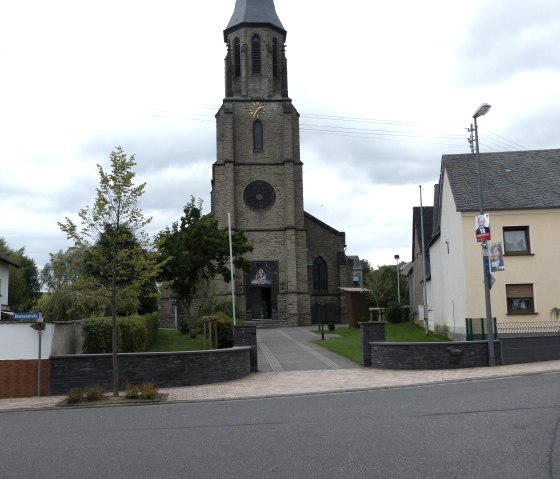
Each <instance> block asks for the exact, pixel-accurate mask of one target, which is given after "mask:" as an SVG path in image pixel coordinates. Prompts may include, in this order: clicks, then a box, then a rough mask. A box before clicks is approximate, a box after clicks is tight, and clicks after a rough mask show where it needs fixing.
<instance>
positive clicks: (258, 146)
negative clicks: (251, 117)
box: [253, 120, 263, 151]
mask: <svg viewBox="0 0 560 479" xmlns="http://www.w3.org/2000/svg"><path fill="white" fill-rule="evenodd" d="M253 149H254V150H259V151H260V150H262V149H263V126H262V122H261V121H260V120H256V121H255V123H253Z"/></svg>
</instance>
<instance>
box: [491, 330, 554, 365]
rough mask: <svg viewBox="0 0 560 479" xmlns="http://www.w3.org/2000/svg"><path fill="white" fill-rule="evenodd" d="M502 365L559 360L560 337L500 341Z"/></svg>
mask: <svg viewBox="0 0 560 479" xmlns="http://www.w3.org/2000/svg"><path fill="white" fill-rule="evenodd" d="M500 342H501V344H502V359H503V362H504V364H521V363H533V362H536V361H550V360H555V359H560V336H539V337H524V338H504V337H502V338H501V339H500Z"/></svg>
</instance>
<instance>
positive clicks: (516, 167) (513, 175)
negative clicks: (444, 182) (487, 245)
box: [442, 149, 560, 211]
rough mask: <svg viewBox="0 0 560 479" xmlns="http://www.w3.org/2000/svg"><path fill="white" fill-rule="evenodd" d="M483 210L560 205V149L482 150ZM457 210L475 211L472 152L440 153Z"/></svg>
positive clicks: (475, 197)
mask: <svg viewBox="0 0 560 479" xmlns="http://www.w3.org/2000/svg"><path fill="white" fill-rule="evenodd" d="M480 164H481V172H482V189H483V195H484V207H485V210H487V211H491V210H516V209H517V210H519V209H541V208H560V149H555V150H528V151H508V152H501V153H481V154H480ZM444 169H445V171H447V175H448V178H449V184H450V186H451V191H452V192H453V197H454V199H455V204H456V206H457V211H478V210H479V208H480V204H479V198H478V170H477V161H476V155H475V154H472V153H470V154H461V155H443V156H442V173H443V170H444Z"/></svg>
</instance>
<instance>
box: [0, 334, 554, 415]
mask: <svg viewBox="0 0 560 479" xmlns="http://www.w3.org/2000/svg"><path fill="white" fill-rule="evenodd" d="M281 338H284V344H285V349H284V350H283V349H282V347H281V344H280V343H281V341H280V340H281ZM315 338H317V336H314V335H313V333H310V332H309V331H306V330H305V329H304V328H292V329H278V330H272V332H270V331H267V330H262V331H261V330H259V334H258V340H259V351H258V354H259V368H260V369H261V370H262V371H265V370H266V371H269V372H258V373H254V374H251V375H249V376H247V377H246V378H243V379H238V380H236V381H230V382H225V383H218V384H207V385H203V386H188V387H181V388H162V389H160V392H162V393H167V394H168V397H167V401H168V402H169V401H218V400H231V399H248V398H266V397H281V396H295V395H311V394H327V393H334V392H347V391H360V390H372V389H387V388H396V387H409V386H419V385H427V384H441V383H446V382H459V381H472V380H485V379H495V378H504V377H512V376H522V375H529V374H538V373H557V374H558V373H560V361H546V362H540V363H528V364H516V365H510V366H496V367H493V368H488V367H484V368H469V369H446V370H434V371H432V370H422V371H394V370H383V369H372V368H367V369H364V368H361V367H356V365H355V364H354V363H350V365H349V366H348V367H346V365H344V363H345V360H344V359H342V358H339V357H337V356H336V355H334V356H335V358H334V359H333V357H332V353H329V352H328V351H326V350H324V349H322V348H321V349H319V350H318V349H316V348H317V346H316V345H314V344H312V343H311V341H312V340H313V339H315ZM298 348H299V350H298ZM288 349H292V354H293V355H297V356H299V358H300V363H298V364H296V363H295V361H294V360H293V359H291V358H290V357H289V354H288V352H287V351H288ZM263 356H264V358H265V359H264V362H263V359H262V358H263ZM315 366H316V367H317V369H308V367H309V368H310V367H315ZM63 399H64V396H48V397H41V398H37V397H33V398H15V399H0V412H4V411H9V410H12V411H13V410H29V409H45V408H52V407H55V406H56V405H57V404H58V403H59V402H60V401H62V400H63Z"/></svg>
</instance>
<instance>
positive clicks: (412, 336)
mask: <svg viewBox="0 0 560 479" xmlns="http://www.w3.org/2000/svg"><path fill="white" fill-rule="evenodd" d="M314 332H317V331H314ZM329 333H330V331H329ZM332 333H333V334H337V335H339V336H340V337H334V338H333V337H331V338H328V339H325V340H324V341H322V340H320V339H317V340H315V341H314V342H315V343H317V344H318V345H319V346H322V347H324V348H325V349H328V350H329V351H332V352H333V353H336V354H339V355H340V356H342V357H345V358H346V359H349V360H350V361H354V362H355V363H358V364H362V350H361V344H360V329H349V328H346V327H337V328H336V329H335V330H334V331H333V332H332ZM325 334H327V331H325ZM385 340H386V341H387V342H391V343H420V342H441V341H450V339H449V338H447V337H445V336H441V335H439V334H436V333H434V332H432V331H430V334H429V335H428V336H426V335H425V334H424V328H422V326H419V325H417V324H412V323H385Z"/></svg>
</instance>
